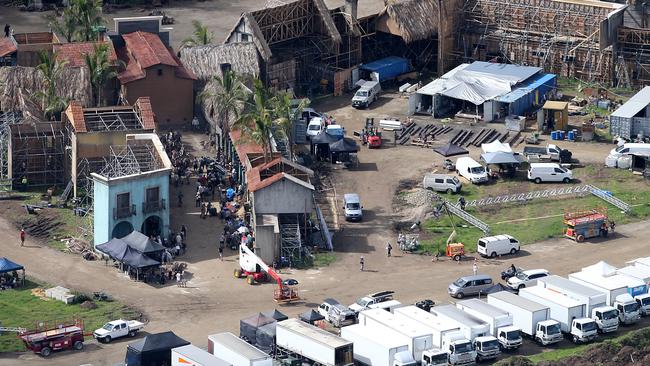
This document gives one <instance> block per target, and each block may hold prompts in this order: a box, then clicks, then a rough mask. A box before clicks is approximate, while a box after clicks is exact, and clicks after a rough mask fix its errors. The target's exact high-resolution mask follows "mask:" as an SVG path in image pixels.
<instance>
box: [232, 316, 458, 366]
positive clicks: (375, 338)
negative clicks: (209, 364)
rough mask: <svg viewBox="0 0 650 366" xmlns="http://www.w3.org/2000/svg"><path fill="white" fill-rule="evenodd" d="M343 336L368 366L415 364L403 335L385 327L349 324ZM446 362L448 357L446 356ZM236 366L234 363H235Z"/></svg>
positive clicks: (413, 365)
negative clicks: (397, 334) (400, 335)
mask: <svg viewBox="0 0 650 366" xmlns="http://www.w3.org/2000/svg"><path fill="white" fill-rule="evenodd" d="M341 338H343V339H346V340H348V341H350V342H352V343H354V361H356V363H360V364H363V365H368V366H415V364H416V363H415V359H413V355H412V354H411V351H409V346H408V344H407V343H406V342H405V340H404V338H403V337H396V336H395V335H394V334H393V332H392V331H387V330H386V329H384V327H379V326H365V325H361V324H354V325H349V326H347V327H342V328H341ZM445 362H447V359H446V358H445ZM233 366H234V365H233Z"/></svg>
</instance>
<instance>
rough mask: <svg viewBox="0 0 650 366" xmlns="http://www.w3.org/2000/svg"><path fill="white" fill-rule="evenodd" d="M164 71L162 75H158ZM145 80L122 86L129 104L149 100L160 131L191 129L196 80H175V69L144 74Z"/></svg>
mask: <svg viewBox="0 0 650 366" xmlns="http://www.w3.org/2000/svg"><path fill="white" fill-rule="evenodd" d="M158 70H162V75H158ZM145 72H146V74H147V75H146V77H145V78H144V79H140V80H135V81H132V82H130V83H127V84H126V85H123V86H122V90H123V91H124V95H125V96H126V100H127V101H128V103H129V104H135V101H136V100H137V99H138V98H140V97H150V98H151V107H152V108H153V112H154V114H155V116H156V122H157V124H158V128H163V129H164V128H170V127H171V126H177V127H178V126H183V125H185V126H189V125H190V124H191V122H192V117H193V116H194V91H193V84H194V80H190V79H181V78H178V77H176V74H175V70H174V67H171V66H167V65H156V66H152V67H150V68H148V69H146V70H145Z"/></svg>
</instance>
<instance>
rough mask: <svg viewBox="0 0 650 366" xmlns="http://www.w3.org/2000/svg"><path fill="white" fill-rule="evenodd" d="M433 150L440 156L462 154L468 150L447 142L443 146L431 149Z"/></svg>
mask: <svg viewBox="0 0 650 366" xmlns="http://www.w3.org/2000/svg"><path fill="white" fill-rule="evenodd" d="M433 151H435V152H437V153H438V154H440V155H442V156H454V155H463V154H467V153H468V151H467V150H465V149H463V148H462V147H460V146H458V145H454V144H447V145H445V146H441V147H438V148H435V149H433Z"/></svg>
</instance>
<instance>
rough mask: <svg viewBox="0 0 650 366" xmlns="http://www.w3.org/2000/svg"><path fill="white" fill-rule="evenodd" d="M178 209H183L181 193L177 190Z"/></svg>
mask: <svg viewBox="0 0 650 366" xmlns="http://www.w3.org/2000/svg"><path fill="white" fill-rule="evenodd" d="M178 207H183V191H181V190H180V189H179V190H178Z"/></svg>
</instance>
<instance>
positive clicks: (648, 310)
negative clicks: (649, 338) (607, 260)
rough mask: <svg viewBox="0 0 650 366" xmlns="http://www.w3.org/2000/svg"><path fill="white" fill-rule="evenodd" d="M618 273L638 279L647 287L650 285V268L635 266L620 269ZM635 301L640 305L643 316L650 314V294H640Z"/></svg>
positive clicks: (642, 265) (635, 297)
mask: <svg viewBox="0 0 650 366" xmlns="http://www.w3.org/2000/svg"><path fill="white" fill-rule="evenodd" d="M616 273H618V274H622V275H626V276H630V277H634V278H637V279H639V280H641V281H643V282H644V283H645V284H646V286H647V285H648V284H650V267H649V266H646V265H644V264H633V265H629V266H626V267H623V268H619V269H618V270H617V271H616ZM634 300H636V302H637V303H638V304H639V310H640V311H641V315H644V316H647V315H649V314H650V294H648V293H645V294H639V295H635V296H634Z"/></svg>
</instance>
